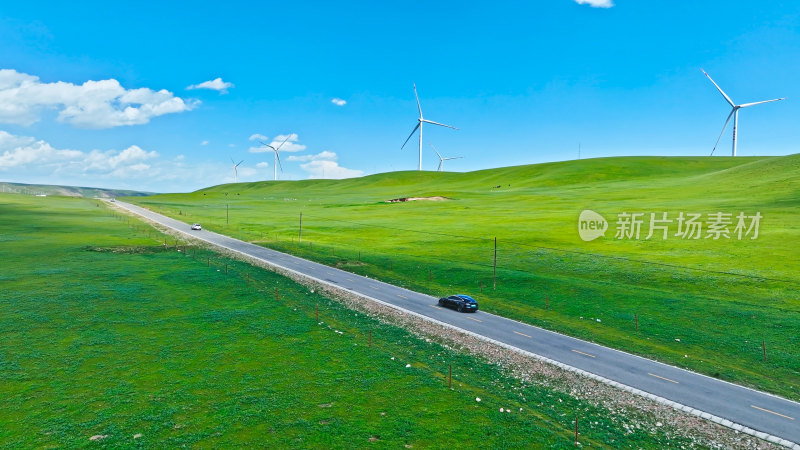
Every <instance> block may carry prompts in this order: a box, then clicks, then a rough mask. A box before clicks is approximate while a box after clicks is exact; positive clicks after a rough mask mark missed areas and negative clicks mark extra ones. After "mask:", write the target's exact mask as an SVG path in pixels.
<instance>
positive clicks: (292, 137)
mask: <svg viewBox="0 0 800 450" xmlns="http://www.w3.org/2000/svg"><path fill="white" fill-rule="evenodd" d="M254 136H258V137H256V138H255V139H260V138H261V137H264V138H266V136H263V135H260V134H254V135H253V136H250V140H251V141H252V140H255V139H254ZM298 139H299V138H298V136H297V133H291V134H279V135H277V136H275V138H274V139H272V142H270V143H269V145H271V146H273V147H275V148H278V146H279V145H281V143H283V141H284V140H286V143H284V144H283V146H282V147H281V149H280V151H282V152H300V151H303V150H305V149H306V146H305V145H302V144H298V143H297V140H298ZM264 140H265V141H266V140H268V139H264ZM248 151H249V152H250V153H264V152H271V151H272V150H271V149H269V148H267V147H263V146H259V147H250V149H249V150H248Z"/></svg>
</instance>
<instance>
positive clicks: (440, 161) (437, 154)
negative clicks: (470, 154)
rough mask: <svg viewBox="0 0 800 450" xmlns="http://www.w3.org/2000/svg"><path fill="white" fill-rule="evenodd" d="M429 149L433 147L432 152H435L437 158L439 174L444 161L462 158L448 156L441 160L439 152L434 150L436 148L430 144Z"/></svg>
mask: <svg viewBox="0 0 800 450" xmlns="http://www.w3.org/2000/svg"><path fill="white" fill-rule="evenodd" d="M431 147H433V151H435V152H436V156H438V157H439V172H441V171H442V166H443V165H444V162H445V161H449V160H451V159H461V158H463V156H450V157H448V158H442V155H440V154H439V150H436V147H435V146H434V145H433V144H431Z"/></svg>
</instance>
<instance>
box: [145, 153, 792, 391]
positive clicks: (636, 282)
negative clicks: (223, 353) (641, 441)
mask: <svg viewBox="0 0 800 450" xmlns="http://www.w3.org/2000/svg"><path fill="white" fill-rule="evenodd" d="M432 196H441V197H446V198H448V199H449V200H445V201H425V200H420V201H408V202H399V203H388V202H387V200H390V199H396V198H402V197H432ZM131 200H132V201H133V202H135V203H138V204H140V205H143V206H147V207H150V208H152V209H154V210H156V211H160V212H162V213H166V214H168V215H171V216H174V217H177V218H179V219H183V220H185V221H187V222H194V221H197V222H201V223H202V224H203V225H204V226H205V227H206V228H209V229H212V230H216V231H220V232H223V233H227V234H231V235H233V236H236V237H239V238H242V239H245V240H250V241H254V242H258V243H261V244H262V245H266V246H269V247H272V248H276V249H280V250H284V251H288V252H291V253H295V254H298V255H301V256H305V257H308V258H311V259H315V260H317V261H321V262H325V263H328V264H331V265H337V266H339V267H344V268H347V269H348V270H352V271H353V272H357V273H361V274H367V275H370V276H374V277H379V278H381V279H384V280H386V281H390V282H394V283H397V284H401V285H404V286H407V287H410V288H413V289H417V290H420V291H422V292H427V293H430V294H431V295H440V294H446V293H454V292H463V293H469V294H475V295H476V296H477V297H478V299H479V301H480V302H481V304H482V308H483V309H486V310H489V311H492V312H496V313H499V314H502V315H506V316H510V317H513V318H516V319H519V320H523V321H525V322H529V323H532V324H535V325H540V326H543V327H545V328H549V329H553V330H557V331H560V332H564V333H567V334H570V335H574V336H578V337H582V338H586V339H590V340H593V341H596V342H600V343H603V344H607V345H610V346H612V347H615V348H620V349H623V350H626V351H630V352H634V353H637V354H641V355H644V356H648V357H652V358H655V359H659V360H662V361H665V362H669V363H672V364H676V365H679V366H683V367H688V368H691V369H693V370H697V371H700V372H702V373H706V374H708V375H711V376H716V377H719V378H722V379H726V380H730V381H735V382H740V383H744V384H748V385H751V386H754V387H757V388H760V389H765V390H769V391H772V392H776V393H779V394H781V395H785V396H788V397H792V398H795V399H798V398H800V387H799V386H800V352H799V351H798V349H800V341H798V336H800V294H798V292H800V289H799V288H800V276H799V275H800V258H799V257H798V249H800V224H798V218H800V214H799V213H800V155H790V156H784V157H764V158H730V157H719V158H694V157H620V158H603V159H590V160H580V161H566V162H557V163H548V164H537V165H529V166H519V167H509V168H501V169H489V170H482V171H477V172H470V173H438V172H397V173H387V174H379V175H373V176H369V177H363V178H358V179H349V180H340V181H336V180H305V181H279V182H260V183H239V184H229V185H221V186H215V187H211V188H208V189H203V190H200V191H197V192H193V193H189V194H164V195H156V196H152V197H145V198H136V199H131ZM583 210H592V211H595V212H597V213H599V214H601V215H602V216H603V217H604V218H605V219H606V220H608V222H609V229H608V230H607V232H606V234H605V236H604V237H601V238H599V239H596V240H593V241H591V242H584V241H583V240H581V238H580V237H579V234H578V217H579V215H580V213H581V211H583ZM301 213H302V223H303V230H302V243H300V242H298V239H299V237H300V234H299V233H300V230H299V224H300V214H301ZM626 213H627V214H630V213H637V214H642V216H640V218H641V219H642V221H643V223H642V225H641V230H640V234H639V237H638V238H635V237H632V238H627V237H623V238H619V239H618V238H616V236H617V234H618V233H617V231H618V227H619V226H620V221H621V220H622V219H623V217H624V216H622V215H623V214H626ZM665 213H666V215H667V216H666V217H667V218H668V220H671V222H668V223H661V225H666V227H667V228H668V232H667V235H666V236H667V237H666V239H664V238H663V236H664V234H663V231H660V230H659V229H657V228H656V229H654V230H653V231H654V234H653V237H652V238H650V239H647V236H648V234H649V231H650V230H649V228H648V227H649V225H650V223H651V222H652V221H651V214H653V215H655V216H654V218H656V219H662V218H663V217H664V216H663V214H665ZM717 213H723V215H728V216H727V220H729V221H730V224H727V225H725V224H721V225H720V228H723V229H727V233H728V234H727V237H726V235H725V234H720V235H719V236H720V238H719V239H713V237H714V234H710V233H709V231H710V229H709V226H711V222H713V215H715V214H717ZM682 214H683V217H684V218H688V217H690V215H691V214H699V216H698V220H699V221H700V222H702V226H703V229H702V232H701V233H699V234H698V235H697V236H698V238H697V239H693V238H692V239H685V238H682V237H681V236H676V233H677V232H678V231H679V230H678V226H679V224H678V218H679V217H681V215H682ZM740 214H741V215H742V216H743V217H742V221H743V224H744V225H745V229H743V230H742V237H741V238H739V237H738V233H737V231H736V225H737V223H738V220H737V216H738V215H740ZM756 216H758V217H760V219H759V220H758V225H759V227H758V236H757V238H756V239H752V237H753V236H755V230H754V229H750V230H749V234H748V228H749V226H750V225H752V224H753V221H754V219H753V217H756ZM723 217H724V216H723ZM652 223H653V224H659V223H658V222H652ZM682 228H683V229H684V231H685V227H683V226H682ZM495 237H496V238H497V268H496V275H495V269H494V254H495V253H494V238H495ZM495 283H496V288H495V287H493V286H494V285H495ZM598 319H599V320H598ZM637 321H638V326H639V329H638V331H637V330H636V323H637ZM762 343H763V344H764V346H765V347H766V349H767V354H768V357H767V360H766V361H764V360H763V359H764V358H763V354H762V353H763V351H762Z"/></svg>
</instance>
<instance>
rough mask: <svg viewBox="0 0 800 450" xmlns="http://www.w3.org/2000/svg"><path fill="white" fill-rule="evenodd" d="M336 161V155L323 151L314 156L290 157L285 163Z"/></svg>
mask: <svg viewBox="0 0 800 450" xmlns="http://www.w3.org/2000/svg"><path fill="white" fill-rule="evenodd" d="M337 159H338V156H336V153H334V152H329V151H327V150H324V151H323V152H321V153H317V154H316V155H300V156H295V155H291V156H289V157H288V158H286V160H287V161H299V162H307V161H336V160H337Z"/></svg>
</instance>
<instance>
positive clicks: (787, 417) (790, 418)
mask: <svg viewBox="0 0 800 450" xmlns="http://www.w3.org/2000/svg"><path fill="white" fill-rule="evenodd" d="M750 406H752V407H753V408H755V409H758V410H761V411H764V412H768V413H770V414H775V415H776V416H781V417H784V418H786V419H789V420H794V417H789V416H784V415H783V414H781V413H776V412H775V411H770V410H768V409H764V408H759V407H758V406H756V405H750Z"/></svg>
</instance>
